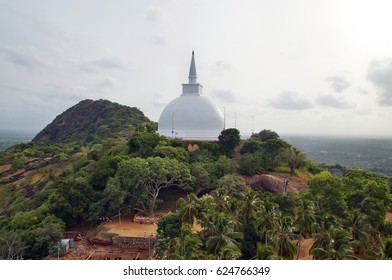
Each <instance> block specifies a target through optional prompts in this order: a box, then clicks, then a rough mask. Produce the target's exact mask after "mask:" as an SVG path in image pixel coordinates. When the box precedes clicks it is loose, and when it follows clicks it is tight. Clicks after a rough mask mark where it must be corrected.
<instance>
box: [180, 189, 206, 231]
mask: <svg viewBox="0 0 392 280" xmlns="http://www.w3.org/2000/svg"><path fill="white" fill-rule="evenodd" d="M178 203H179V211H178V214H179V216H180V219H181V221H182V222H183V223H186V224H188V225H193V223H194V222H195V219H196V218H199V217H200V212H201V209H200V203H199V200H198V198H197V196H196V195H195V194H194V193H191V194H189V195H188V196H187V198H186V199H184V198H180V199H179V200H178Z"/></svg>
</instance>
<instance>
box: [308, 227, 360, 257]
mask: <svg viewBox="0 0 392 280" xmlns="http://www.w3.org/2000/svg"><path fill="white" fill-rule="evenodd" d="M350 238H351V236H350V233H348V232H347V231H346V230H344V229H337V230H334V231H333V232H332V234H331V242H330V243H329V244H327V245H326V247H325V248H321V247H316V248H313V247H312V249H311V250H310V254H311V255H313V257H314V258H315V259H317V260H356V259H358V258H357V257H356V256H355V254H354V249H353V246H352V243H351V240H350Z"/></svg>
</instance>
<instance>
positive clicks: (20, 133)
mask: <svg viewBox="0 0 392 280" xmlns="http://www.w3.org/2000/svg"><path fill="white" fill-rule="evenodd" d="M44 128H45V127H43V128H42V129H44ZM42 129H41V130H42ZM41 130H39V131H37V130H23V129H22V130H17V129H13V130H11V129H0V138H1V137H13V136H15V137H26V136H31V138H34V136H36V135H37V134H38V133H39V132H40V131H41ZM261 130H263V129H261ZM261 130H259V131H255V133H258V132H260V131H261ZM271 130H272V131H275V132H276V133H278V135H279V136H280V137H281V138H286V137H303V138H305V137H306V138H327V139H328V138H331V139H347V140H350V139H370V140H378V139H379V140H384V139H385V140H392V135H366V134H364V135H354V134H351V135H350V134H346V135H342V134H340V135H339V134H323V133H279V131H276V130H274V129H271ZM239 131H240V134H241V136H242V137H243V138H245V137H246V138H249V137H250V135H251V134H252V132H250V131H248V132H242V131H241V130H240V129H239Z"/></svg>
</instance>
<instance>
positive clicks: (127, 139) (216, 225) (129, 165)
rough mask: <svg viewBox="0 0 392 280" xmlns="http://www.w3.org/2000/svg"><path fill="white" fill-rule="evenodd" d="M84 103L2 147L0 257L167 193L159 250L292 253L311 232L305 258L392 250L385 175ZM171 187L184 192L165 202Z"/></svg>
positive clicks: (273, 137) (150, 204)
mask: <svg viewBox="0 0 392 280" xmlns="http://www.w3.org/2000/svg"><path fill="white" fill-rule="evenodd" d="M91 102H92V101H91ZM91 102H90V101H89V103H90V106H92V107H91V109H90V110H91V111H89V114H88V115H90V116H92V117H93V118H92V119H88V118H87V117H85V116H84V117H83V118H82V119H83V121H78V122H77V123H78V124H81V123H82V124H83V126H82V127H83V128H80V130H78V129H79V128H77V127H75V125H76V124H75V125H73V126H71V127H69V128H67V129H64V130H62V131H61V133H60V132H59V131H56V130H55V129H56V126H53V127H51V126H48V127H49V128H47V129H45V130H44V132H45V133H41V134H40V135H41V136H39V137H37V138H36V139H35V141H33V142H29V143H25V144H19V145H15V146H13V147H11V148H9V149H7V150H6V151H5V152H2V153H0V258H2V259H42V258H45V257H46V256H48V255H55V254H56V253H58V250H59V240H60V239H61V238H63V236H64V232H65V231H66V229H68V228H71V227H73V226H76V225H96V224H98V223H99V222H100V221H101V219H102V217H110V216H113V215H115V214H118V213H120V214H121V213H129V212H130V211H132V209H135V208H137V209H143V211H145V213H148V214H149V215H150V216H153V215H154V213H155V211H156V210H157V209H159V208H160V207H161V206H162V205H163V204H167V203H168V202H169V201H166V200H171V199H172V200H175V201H172V202H174V204H175V205H176V209H174V211H173V212H171V213H169V214H167V215H166V216H164V217H162V218H161V219H160V220H159V222H158V237H157V243H156V246H155V256H156V257H157V258H164V257H165V258H167V259H296V258H297V257H298V251H299V249H300V248H301V243H302V242H303V240H305V239H309V238H313V240H314V244H313V246H312V248H311V249H310V252H309V253H310V255H311V256H312V257H313V258H314V259H358V258H370V259H391V258H392V223H391V222H389V221H386V214H387V212H388V210H390V208H391V206H392V196H391V188H392V180H391V178H389V179H388V178H387V177H383V176H380V175H377V174H373V173H371V172H369V171H364V170H347V169H345V168H343V167H341V166H334V167H326V166H319V165H317V164H315V163H313V162H311V161H310V160H309V159H308V158H307V157H306V156H305V154H304V153H302V152H301V151H300V150H299V149H297V148H295V147H293V146H292V145H290V144H289V143H287V142H286V141H285V140H284V139H281V138H280V137H279V135H278V134H277V133H275V132H274V131H270V130H262V131H260V132H259V133H257V134H254V135H253V136H252V138H251V139H249V140H246V141H241V140H240V132H239V131H238V130H237V129H232V128H231V129H226V130H223V131H222V132H221V134H220V136H219V140H218V141H217V142H215V143H212V142H197V141H193V142H186V141H181V140H180V139H169V138H166V137H163V136H159V135H158V134H157V133H156V132H155V131H156V124H154V123H152V122H150V121H149V120H148V119H147V118H145V117H144V116H143V115H142V113H141V112H140V111H138V110H137V111H136V110H131V109H125V108H122V110H125V111H128V110H129V111H130V112H131V113H130V114H128V115H127V116H126V117H125V118H121V119H119V118H118V115H117V114H114V112H112V111H116V110H117V109H118V108H117V106H116V105H115V104H114V105H113V104H112V103H110V102H109V103H107V105H109V108H111V109H108V110H107V112H106V114H107V115H106V117H96V114H95V113H94V112H95V110H96V109H98V110H99V111H102V108H101V107H100V106H96V107H95V106H94V102H92V103H91ZM79 105H83V106H85V105H86V104H84V103H83V102H82V103H79ZM78 108H80V107H79V106H77V105H76V107H74V108H73V109H72V110H68V111H67V112H65V113H64V114H63V115H61V116H59V117H58V118H56V119H55V121H54V122H53V124H55V125H56V124H60V125H62V126H64V121H63V120H65V122H67V120H69V114H70V113H72V112H78V111H79V112H82V110H78ZM126 119H128V121H125V120H126ZM86 127H89V129H91V130H90V132H86V131H85V129H86ZM100 127H103V128H105V129H103V128H100ZM114 128H115V129H114ZM102 131H104V133H102ZM43 135H46V136H43ZM56 135H57V136H58V137H57V136H56ZM78 135H79V136H78ZM276 178H280V179H281V178H284V180H283V183H280V182H279V183H276V182H277V179H276ZM274 180H275V181H274ZM298 182H300V183H298ZM296 185H297V186H300V187H298V188H296V187H295V186H296ZM168 189H171V190H175V191H176V192H178V193H181V194H182V195H181V198H179V199H178V201H177V197H173V198H170V197H169V198H167V197H165V198H164V197H163V196H162V193H163V192H164V191H165V190H168ZM195 224H198V226H199V227H200V229H199V230H197V231H196V230H194V226H195Z"/></svg>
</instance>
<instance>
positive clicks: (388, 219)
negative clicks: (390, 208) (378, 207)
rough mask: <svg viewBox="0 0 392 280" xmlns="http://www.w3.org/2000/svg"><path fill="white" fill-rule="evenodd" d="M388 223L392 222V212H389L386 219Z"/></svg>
mask: <svg viewBox="0 0 392 280" xmlns="http://www.w3.org/2000/svg"><path fill="white" fill-rule="evenodd" d="M385 220H386V221H392V212H387V216H386V217H385Z"/></svg>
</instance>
